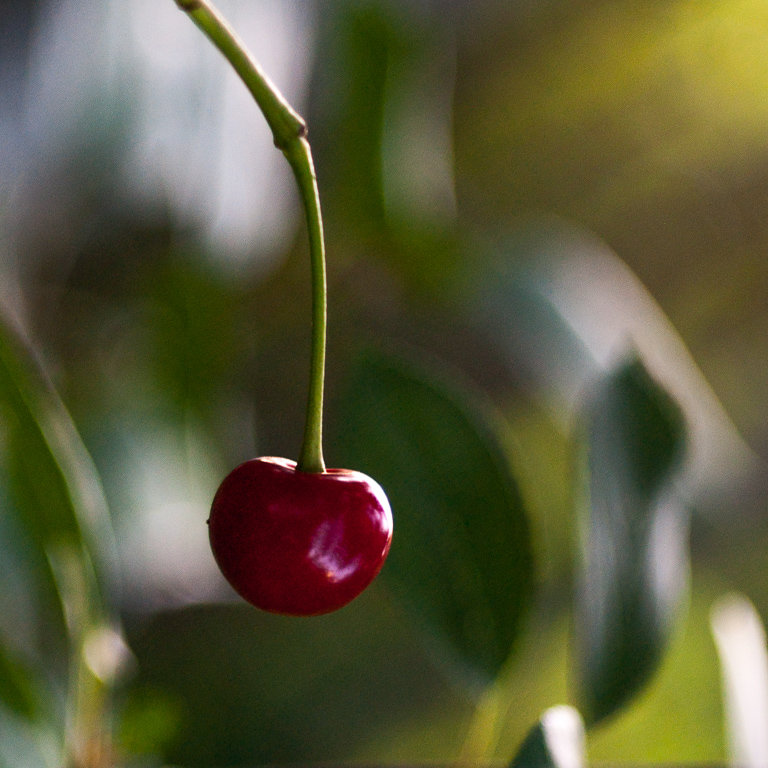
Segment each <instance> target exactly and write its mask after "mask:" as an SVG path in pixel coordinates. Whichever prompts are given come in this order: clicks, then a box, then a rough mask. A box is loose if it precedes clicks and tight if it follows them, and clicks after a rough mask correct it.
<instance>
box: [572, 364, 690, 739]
mask: <svg viewBox="0 0 768 768" xmlns="http://www.w3.org/2000/svg"><path fill="white" fill-rule="evenodd" d="M582 428H583V434H582V435H581V437H582V438H583V442H582V445H583V448H584V451H585V455H583V457H582V461H581V466H580V471H581V473H582V476H581V478H580V488H579V493H580V494H582V498H583V500H584V504H583V509H582V510H581V512H582V513H583V517H584V520H583V526H582V530H583V531H584V541H583V544H582V546H583V553H584V563H583V572H582V583H581V586H580V590H579V595H578V600H577V612H576V616H577V626H576V636H577V640H578V654H579V655H578V671H579V684H580V693H581V697H582V702H583V709H584V712H585V717H586V718H587V722H588V723H590V724H591V723H594V722H596V721H598V720H601V719H603V718H604V717H607V716H608V715H610V714H612V713H613V712H615V711H616V710H617V709H618V708H619V707H621V706H622V705H623V704H624V703H625V702H627V701H628V700H629V699H630V698H631V697H632V696H633V695H634V694H635V693H636V692H637V691H638V690H639V689H640V688H641V687H642V686H643V685H644V684H645V683H646V682H647V681H648V680H649V678H650V677H651V675H652V674H653V672H654V671H655V669H656V667H657V665H658V663H659V661H660V659H661V657H662V654H663V651H664V648H665V645H666V643H667V640H668V638H669V634H670V631H671V630H672V628H673V626H674V619H675V615H676V608H677V607H678V604H679V603H680V598H681V596H682V594H683V592H684V590H685V587H686V583H687V572H688V553H687V531H688V516H687V513H686V510H685V508H684V506H683V504H682V503H681V501H680V499H679V498H677V497H676V495H675V488H674V479H675V474H676V471H677V470H679V468H680V465H681V461H682V457H683V453H684V443H685V427H684V421H683V416H682V413H681V411H680V409H679V407H678V406H677V404H676V403H675V402H674V401H673V400H672V399H671V398H670V397H669V395H667V393H666V392H665V391H664V390H663V389H662V388H661V386H660V385H659V384H657V383H656V382H655V381H654V380H653V379H652V378H651V376H650V375H649V374H648V372H647V370H646V369H645V367H644V365H643V363H642V362H641V361H640V360H639V359H638V358H637V357H635V356H633V357H631V358H630V359H628V360H627V361H625V362H624V364H622V365H621V366H620V367H618V368H617V369H616V370H614V371H613V372H612V373H610V374H608V375H607V376H605V378H604V379H603V380H602V381H601V382H600V383H599V384H598V386H597V387H596V391H595V392H594V394H593V397H592V398H591V400H590V401H589V403H588V404H587V405H586V407H585V409H584V412H583V414H582Z"/></svg>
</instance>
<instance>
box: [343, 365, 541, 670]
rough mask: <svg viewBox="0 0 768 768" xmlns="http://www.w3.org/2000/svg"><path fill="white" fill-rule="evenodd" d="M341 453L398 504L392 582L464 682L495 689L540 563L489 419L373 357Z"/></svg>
mask: <svg viewBox="0 0 768 768" xmlns="http://www.w3.org/2000/svg"><path fill="white" fill-rule="evenodd" d="M339 449H340V453H341V455H342V458H343V459H344V463H345V464H346V465H347V466H353V467H356V468H357V469H360V470H362V471H364V472H367V473H369V474H370V475H372V476H373V477H375V478H376V479H377V480H378V481H379V482H380V483H381V484H382V486H383V487H384V489H385V490H386V492H387V495H388V496H389V499H390V502H391V504H392V509H393V514H394V517H395V534H394V540H393V545H392V550H391V552H390V555H389V560H388V562H387V565H386V566H385V569H384V573H385V576H386V578H387V579H388V580H389V582H390V583H391V584H392V585H393V587H394V588H395V589H396V591H397V593H398V595H399V596H400V597H401V598H402V601H403V603H404V604H405V605H406V606H408V607H410V609H411V610H412V613H413V615H414V617H415V618H416V621H417V622H418V623H420V624H422V625H424V627H425V628H426V629H427V630H428V631H429V633H430V634H431V635H432V636H433V637H434V638H435V639H436V640H438V641H439V642H440V644H441V645H442V646H443V647H444V648H447V649H448V650H449V651H450V652H451V654H452V655H453V656H454V657H457V659H458V661H459V662H460V664H461V665H462V666H464V667H465V669H466V670H471V671H472V672H473V673H474V675H475V676H478V675H479V676H480V677H481V678H482V679H484V680H485V681H487V680H488V679H493V678H494V677H495V676H496V674H497V673H498V671H499V669H500V667H501V666H502V664H503V663H504V662H505V661H506V660H507V658H508V657H509V655H510V652H511V650H512V647H513V644H514V641H515V638H516V636H517V634H518V631H519V628H520V620H521V617H522V615H523V613H524V611H525V609H526V607H527V605H528V603H529V602H530V599H531V592H532V584H533V562H532V554H531V542H530V536H529V528H528V522H527V518H526V514H525V510H524V508H523V504H522V501H521V498H520V494H519V492H518V489H517V485H516V483H515V480H514V478H513V476H512V474H511V471H510V467H509V464H508V461H507V457H506V456H505V455H504V454H503V452H502V449H501V447H500V445H499V439H498V435H497V434H495V433H494V428H493V425H492V423H491V421H490V419H489V418H488V417H487V414H485V413H483V411H482V408H480V407H478V404H477V403H474V402H472V400H471V398H470V395H469V394H468V393H466V392H464V393H461V394H459V393H458V392H457V391H456V389H455V388H451V387H444V385H443V384H442V383H440V381H439V380H438V379H436V378H435V377H433V376H429V377H427V376H425V375H422V374H421V373H419V372H417V371H416V370H413V369H412V368H409V367H408V366H406V365H405V364H404V363H403V362H401V361H399V360H395V359H392V358H385V357H383V356H379V355H377V354H374V353H367V354H365V355H364V356H362V357H361V359H360V360H359V361H358V364H357V366H356V368H355V369H354V371H353V374H352V379H351V383H350V387H349V392H348V394H347V396H346V398H345V399H344V418H343V425H342V433H341V436H340V441H339ZM455 660H456V659H455Z"/></svg>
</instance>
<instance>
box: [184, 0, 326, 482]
mask: <svg viewBox="0 0 768 768" xmlns="http://www.w3.org/2000/svg"><path fill="white" fill-rule="evenodd" d="M176 4H177V5H178V6H179V8H181V10H182V11H184V12H185V13H187V14H188V15H189V16H190V18H191V19H192V20H193V21H194V22H195V24H197V26H198V27H199V28H200V29H201V30H202V31H203V32H204V33H205V34H206V36H207V37H208V38H209V39H210V40H211V41H212V42H213V44H214V45H215V46H216V47H217V48H218V49H219V51H220V52H221V53H222V54H223V55H224V57H225V58H226V59H227V61H228V62H229V63H230V64H231V65H232V67H233V68H234V70H235V71H236V72H237V74H238V75H239V76H240V78H241V80H242V81H243V82H244V83H245V85H246V87H247V88H248V90H249V91H250V92H251V95H252V96H253V98H254V99H255V101H256V103H257V104H258V106H259V108H260V109H261V111H262V113H263V114H264V117H265V118H266V120H267V123H268V125H269V127H270V129H271V131H272V135H273V137H274V141H275V146H276V147H277V148H278V149H280V150H282V152H283V154H284V155H285V157H286V159H287V160H288V162H289V163H290V166H291V169H292V170H293V175H294V177H295V178H296V182H297V184H298V186H299V192H300V194H301V201H302V204H303V206H304V211H305V213H306V218H307V228H308V230H309V256H310V261H311V267H312V353H311V361H310V369H309V395H308V398H307V417H306V424H305V427H304V442H303V444H302V447H301V453H300V454H299V460H298V462H297V466H298V468H299V469H300V470H302V471H303V472H322V471H323V470H324V469H325V462H324V460H323V382H324V379H325V336H326V316H327V311H326V296H327V285H326V276H325V244H324V239H323V219H322V215H321V212H320V196H319V194H318V190H317V178H316V177H315V168H314V164H313V162H312V152H311V150H310V147H309V142H308V141H307V138H306V136H307V126H306V123H305V122H304V120H303V119H302V118H301V116H300V115H299V114H298V113H297V112H296V111H295V110H294V109H293V108H292V107H291V106H290V105H289V104H288V102H287V101H286V100H285V99H284V98H283V96H282V94H281V93H280V91H278V89H277V88H276V87H275V85H274V84H273V83H272V82H271V81H270V80H269V78H268V77H267V76H266V75H265V74H264V73H263V72H262V71H261V68H260V67H259V65H258V64H257V63H256V61H255V60H254V59H253V57H252V56H251V55H250V54H249V53H248V51H247V50H246V47H245V44H244V43H243V42H242V40H240V38H239V37H238V36H237V35H236V34H235V33H234V32H233V30H232V29H231V28H230V26H229V24H227V22H226V21H225V20H224V18H223V17H222V16H221V14H220V13H219V11H218V10H216V8H215V7H214V6H213V5H212V4H211V3H210V2H208V0H176Z"/></svg>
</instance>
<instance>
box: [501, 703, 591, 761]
mask: <svg viewBox="0 0 768 768" xmlns="http://www.w3.org/2000/svg"><path fill="white" fill-rule="evenodd" d="M584 744H585V737H584V723H583V722H582V719H581V716H580V715H579V713H578V712H577V711H576V710H575V709H574V708H573V707H568V706H559V707H551V708H550V709H548V710H547V711H546V712H545V713H544V714H543V715H542V717H541V720H539V722H538V723H537V724H536V725H535V726H534V727H533V728H531V730H530V731H529V732H528V735H527V736H526V737H525V740H524V741H523V743H522V744H521V745H520V749H519V750H518V752H517V754H516V755H515V757H514V758H513V760H512V761H511V762H510V764H509V765H510V768H578V766H581V765H583V764H584V762H585V758H584Z"/></svg>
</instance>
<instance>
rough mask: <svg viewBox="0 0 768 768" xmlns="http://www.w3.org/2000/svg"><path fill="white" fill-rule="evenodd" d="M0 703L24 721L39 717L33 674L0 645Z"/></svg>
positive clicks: (37, 695)
mask: <svg viewBox="0 0 768 768" xmlns="http://www.w3.org/2000/svg"><path fill="white" fill-rule="evenodd" d="M0 702H1V703H2V704H3V705H4V706H6V707H7V708H8V709H9V710H10V711H11V712H13V713H15V714H16V715H19V716H21V717H23V718H24V719H26V720H30V721H32V720H35V719H37V717H38V716H39V715H40V709H41V708H40V704H41V702H40V697H39V693H38V691H37V689H36V686H35V683H34V682H33V674H32V671H31V670H30V669H28V668H27V667H26V665H25V664H23V663H22V662H20V661H19V660H18V659H17V658H15V657H14V656H13V655H12V654H11V653H10V652H9V650H8V649H7V648H4V647H3V645H2V644H0Z"/></svg>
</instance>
